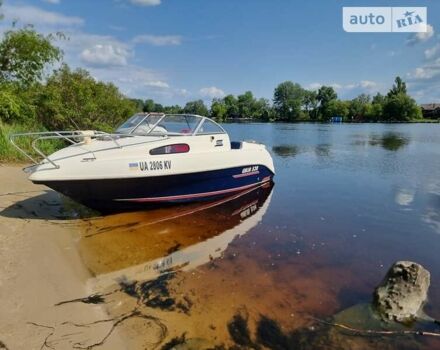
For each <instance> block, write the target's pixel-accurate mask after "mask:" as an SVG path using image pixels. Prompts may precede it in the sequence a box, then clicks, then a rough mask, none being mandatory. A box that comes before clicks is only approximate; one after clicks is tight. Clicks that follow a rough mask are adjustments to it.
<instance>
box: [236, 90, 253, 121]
mask: <svg viewBox="0 0 440 350" xmlns="http://www.w3.org/2000/svg"><path fill="white" fill-rule="evenodd" d="M237 99H238V113H239V114H240V118H252V117H253V114H254V112H255V102H256V101H255V98H254V95H253V94H252V92H251V91H246V92H245V93H244V94H243V95H239V96H238V97H237Z"/></svg>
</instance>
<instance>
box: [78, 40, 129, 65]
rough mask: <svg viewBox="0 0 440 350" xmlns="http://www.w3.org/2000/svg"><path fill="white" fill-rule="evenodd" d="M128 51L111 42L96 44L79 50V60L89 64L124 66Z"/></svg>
mask: <svg viewBox="0 0 440 350" xmlns="http://www.w3.org/2000/svg"><path fill="white" fill-rule="evenodd" d="M128 56H129V52H128V51H127V50H126V49H124V48H122V47H117V46H113V45H111V44H105V45H102V44H97V45H95V46H93V47H91V48H87V49H84V50H83V51H82V52H81V55H80V57H81V60H82V61H83V62H84V63H86V64H88V65H91V66H126V65H127V57H128Z"/></svg>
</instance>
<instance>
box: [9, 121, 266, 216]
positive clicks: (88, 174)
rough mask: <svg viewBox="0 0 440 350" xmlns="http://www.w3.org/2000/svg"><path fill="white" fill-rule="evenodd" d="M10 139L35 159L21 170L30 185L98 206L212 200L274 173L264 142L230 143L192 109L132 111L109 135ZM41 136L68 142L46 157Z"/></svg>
mask: <svg viewBox="0 0 440 350" xmlns="http://www.w3.org/2000/svg"><path fill="white" fill-rule="evenodd" d="M19 137H32V139H33V141H32V147H33V148H34V150H35V153H36V154H38V155H39V156H41V160H40V159H35V157H34V156H33V155H31V154H29V153H28V152H26V151H24V150H23V149H22V148H21V147H20V146H19V143H18V142H16V140H17V138H19ZM10 140H11V142H12V143H13V144H14V146H15V147H17V149H19V150H20V151H21V152H23V154H25V155H26V156H27V157H28V158H29V159H30V160H32V162H33V163H34V165H32V166H30V167H27V168H25V171H26V172H28V173H29V174H30V175H29V179H30V180H31V181H32V182H33V183H35V184H42V185H46V186H48V187H50V188H52V189H54V190H55V191H58V192H60V193H62V194H64V195H66V196H68V197H70V198H72V199H74V200H75V201H78V202H80V203H82V204H84V205H86V206H88V207H91V208H95V209H98V210H101V209H111V208H114V207H120V206H123V207H125V206H131V205H139V204H146V203H176V202H189V201H200V200H208V199H213V198H216V197H222V196H227V195H230V194H233V193H237V192H239V191H243V190H247V189H250V188H253V187H257V186H260V185H262V184H264V183H266V182H271V181H272V180H273V177H274V174H275V169H274V165H273V161H272V158H271V155H270V153H269V152H268V151H267V149H266V147H265V146H264V145H262V144H259V143H257V142H254V141H240V142H237V141H232V142H231V140H230V138H229V135H228V133H227V132H226V131H225V130H224V129H223V127H222V126H220V125H219V124H218V123H216V122H215V121H213V120H211V119H209V118H207V117H203V116H199V115H192V114H162V113H138V114H135V115H134V116H132V117H131V118H129V119H128V120H127V121H126V122H124V123H123V124H122V125H120V126H119V127H118V128H117V129H116V131H115V132H114V133H106V132H102V131H95V130H82V131H53V132H41V133H24V134H13V135H11V136H10ZM46 140H62V141H63V142H64V143H66V145H68V146H67V147H65V148H62V149H60V150H59V151H56V152H55V153H53V154H51V155H46V154H45V153H44V152H43V151H42V150H41V146H40V145H41V142H43V141H46ZM39 146H40V147H39Z"/></svg>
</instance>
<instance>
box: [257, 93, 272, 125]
mask: <svg viewBox="0 0 440 350" xmlns="http://www.w3.org/2000/svg"><path fill="white" fill-rule="evenodd" d="M253 114H254V118H255V119H260V120H263V121H269V120H270V119H271V118H272V117H273V110H272V107H271V106H270V102H269V100H268V99H266V98H260V99H258V100H256V101H255V102H254V113H253Z"/></svg>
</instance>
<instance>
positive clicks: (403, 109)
mask: <svg viewBox="0 0 440 350" xmlns="http://www.w3.org/2000/svg"><path fill="white" fill-rule="evenodd" d="M383 117H384V119H385V120H388V121H410V120H411V119H419V118H422V110H421V109H420V107H419V106H418V105H417V103H416V101H414V99H413V98H411V97H410V96H408V95H407V94H406V93H403V92H400V93H398V94H396V95H393V94H392V95H391V96H389V97H387V99H386V102H385V105H384V107H383Z"/></svg>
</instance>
